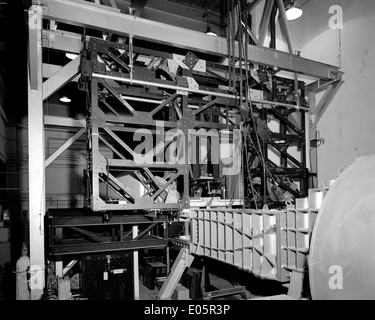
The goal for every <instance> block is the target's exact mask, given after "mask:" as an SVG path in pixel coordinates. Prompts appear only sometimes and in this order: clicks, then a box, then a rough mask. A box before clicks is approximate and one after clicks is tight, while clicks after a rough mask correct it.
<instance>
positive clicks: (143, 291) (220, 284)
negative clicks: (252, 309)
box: [139, 274, 252, 300]
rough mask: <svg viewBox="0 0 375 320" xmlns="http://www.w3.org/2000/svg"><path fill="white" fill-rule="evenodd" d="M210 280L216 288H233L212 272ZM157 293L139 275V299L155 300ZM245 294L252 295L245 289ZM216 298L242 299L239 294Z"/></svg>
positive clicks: (157, 291)
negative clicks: (146, 285) (144, 283)
mask: <svg viewBox="0 0 375 320" xmlns="http://www.w3.org/2000/svg"><path fill="white" fill-rule="evenodd" d="M210 281H211V285H213V286H215V287H216V288H218V289H227V288H233V285H232V284H231V283H230V282H229V281H228V280H225V279H223V278H221V277H218V276H216V275H214V274H210ZM158 293H159V289H158V288H155V289H154V290H150V289H148V288H146V287H145V286H144V285H143V277H142V276H141V277H140V281H139V299H140V300H156V296H157V294H158ZM247 296H248V297H250V296H252V295H251V294H250V292H249V291H247ZM217 300H243V298H242V297H241V295H239V294H236V295H231V296H226V297H220V298H217Z"/></svg>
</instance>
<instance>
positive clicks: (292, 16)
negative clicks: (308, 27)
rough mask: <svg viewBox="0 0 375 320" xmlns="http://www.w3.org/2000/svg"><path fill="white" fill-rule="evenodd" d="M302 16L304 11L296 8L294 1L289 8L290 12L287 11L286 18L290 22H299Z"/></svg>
mask: <svg viewBox="0 0 375 320" xmlns="http://www.w3.org/2000/svg"><path fill="white" fill-rule="evenodd" d="M302 14H303V11H302V9H301V8H299V7H296V6H295V5H294V1H293V2H292V3H291V5H290V6H289V8H288V10H286V18H287V19H288V20H289V21H293V20H297V19H298V18H300V17H301V16H302Z"/></svg>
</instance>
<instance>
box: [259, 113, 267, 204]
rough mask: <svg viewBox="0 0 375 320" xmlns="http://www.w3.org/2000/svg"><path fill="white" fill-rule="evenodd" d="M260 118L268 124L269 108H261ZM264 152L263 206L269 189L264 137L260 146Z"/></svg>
mask: <svg viewBox="0 0 375 320" xmlns="http://www.w3.org/2000/svg"><path fill="white" fill-rule="evenodd" d="M260 118H261V119H262V120H263V121H265V123H266V124H267V109H266V108H263V109H262V110H261V115H260ZM260 147H261V148H262V150H263V151H262V152H263V159H262V184H261V187H262V199H263V203H262V206H264V205H266V204H267V191H268V181H267V176H268V174H267V165H268V164H267V159H268V143H267V142H266V141H264V139H262V145H261V146H260Z"/></svg>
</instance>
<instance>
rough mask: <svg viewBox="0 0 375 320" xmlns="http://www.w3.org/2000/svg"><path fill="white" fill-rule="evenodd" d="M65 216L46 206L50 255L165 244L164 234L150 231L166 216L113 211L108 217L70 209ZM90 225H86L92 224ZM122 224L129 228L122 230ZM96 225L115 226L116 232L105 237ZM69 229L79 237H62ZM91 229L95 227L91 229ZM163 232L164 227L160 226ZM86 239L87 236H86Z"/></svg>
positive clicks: (162, 245) (141, 247) (119, 249)
mask: <svg viewBox="0 0 375 320" xmlns="http://www.w3.org/2000/svg"><path fill="white" fill-rule="evenodd" d="M70 215H71V216H67V215H66V213H65V211H64V210H62V211H60V210H59V209H55V210H50V214H49V216H48V218H49V247H50V252H49V254H51V255H52V256H57V257H60V256H63V255H76V254H83V253H85V254H86V253H95V252H115V251H124V250H137V249H143V248H148V249H158V248H160V249H163V248H165V247H166V245H167V240H166V238H167V235H166V234H163V235H150V234H149V233H150V232H151V231H152V230H153V229H154V228H155V227H157V226H159V225H161V224H164V223H165V221H166V219H167V218H166V216H160V217H159V218H156V217H148V218H147V217H146V216H144V215H143V214H138V215H130V216H123V215H114V216H112V218H111V219H109V221H106V220H103V217H100V216H98V215H92V214H91V215H86V214H84V215H82V214H80V213H78V214H76V213H75V212H74V211H72V212H71V213H70ZM93 227H94V229H91V230H90V228H93ZM125 227H128V228H130V231H129V232H126V230H125V229H124V228H125ZM98 228H107V229H108V228H110V229H112V230H114V229H113V228H118V229H119V233H118V234H117V235H116V236H115V239H114V238H113V235H112V239H111V240H109V239H107V238H105V237H103V235H102V234H101V233H100V232H99V231H100V230H104V229H100V230H99V229H98ZM67 229H69V230H72V231H74V232H75V233H76V234H77V235H80V237H79V238H77V237H75V238H74V240H73V239H69V238H65V237H64V233H65V230H67ZM94 230H95V231H94ZM163 230H164V231H163V232H164V233H165V232H166V230H165V228H163ZM87 239H89V240H87Z"/></svg>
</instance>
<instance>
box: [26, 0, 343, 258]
mask: <svg viewBox="0 0 375 320" xmlns="http://www.w3.org/2000/svg"><path fill="white" fill-rule="evenodd" d="M259 2H260V1H253V3H252V5H256V4H258V3H259ZM43 3H44V4H45V6H43V10H44V13H45V15H44V18H47V19H50V20H56V21H61V22H66V23H71V24H74V25H80V26H86V27H92V28H94V29H96V28H99V29H101V30H110V31H111V32H114V33H116V34H120V35H128V34H133V35H135V36H136V37H140V38H143V39H149V40H153V41H160V42H162V43H164V44H169V45H172V46H179V47H184V48H189V49H193V50H198V51H202V52H205V53H210V54H213V55H219V56H221V57H223V58H224V57H225V56H226V54H227V52H226V40H225V39H223V38H216V39H213V38H210V37H206V36H204V35H201V34H200V33H196V32H193V31H189V30H185V29H181V30H180V29H178V28H177V29H178V30H176V28H175V27H170V26H167V25H164V24H160V23H154V22H151V24H152V27H150V21H147V20H143V19H139V18H135V17H129V16H127V15H122V14H118V13H112V12H109V11H107V10H102V9H101V8H94V7H91V8H89V10H90V12H91V13H90V14H88V13H87V11H86V7H87V6H86V4H83V3H82V4H78V3H72V2H70V1H67V0H63V1H57V0H48V1H47V0H45V1H43ZM104 16H106V19H103V17H104ZM82 18H83V19H82ZM129 26H130V27H129ZM153 26H155V28H153ZM150 31H151V32H150ZM180 31H182V33H179V34H178V36H176V32H177V33H178V32H180ZM45 34H48V35H51V34H54V35H55V36H56V39H57V40H56V41H52V42H48V39H47V38H45V37H44V36H45ZM66 34H67V33H65V32H64V35H62V34H59V33H58V32H56V31H43V39H42V41H43V45H46V46H49V47H51V48H52V47H53V48H56V49H60V50H68V51H70V52H76V53H79V50H80V49H81V45H82V43H81V41H80V39H79V38H76V36H75V35H74V36H72V37H67V36H66ZM181 34H182V35H183V36H181ZM49 39H50V38H49ZM189 39H194V41H193V42H192V41H191V40H189ZM197 43H198V45H197ZM197 47H199V48H197ZM29 49H30V53H31V54H32V53H35V52H37V51H36V49H35V47H33V46H32V43H31V45H30V48H29ZM40 56H41V53H40ZM40 58H41V57H40ZM249 59H250V60H251V61H252V62H254V63H257V64H260V65H267V66H272V67H273V66H276V67H278V68H280V69H283V70H287V71H292V72H297V73H300V74H306V75H310V76H313V77H316V78H318V79H322V80H325V81H327V80H328V81H329V80H332V79H333V80H336V79H337V78H338V72H339V68H337V67H334V66H330V65H326V64H322V63H319V62H316V61H311V60H307V59H303V58H301V57H299V56H297V55H294V54H288V53H285V52H281V51H277V50H271V49H268V48H263V47H257V46H250V48H249ZM40 61H41V59H40ZM30 79H31V82H32V83H33V86H35V79H36V78H35V69H34V70H31V69H30ZM67 81H68V79H67ZM42 100H43V99H42V96H38V97H36V95H33V94H32V93H31V92H30V90H29V103H30V101H38V103H40V102H41V101H42ZM327 100H329V99H327ZM42 118H43V116H42ZM67 120H68V119H67ZM46 121H48V123H51V124H56V125H60V119H59V120H57V118H56V117H46ZM65 125H67V126H71V125H72V126H75V127H81V128H82V126H83V123H82V121H75V122H74V123H73V122H72V121H70V120H69V121H66V122H65ZM29 130H31V129H29ZM42 135H43V132H42ZM39 146H40V145H39ZM306 148H307V147H306ZM306 150H307V149H306ZM34 168H36V167H35V166H34ZM40 172H41V171H39V174H40ZM42 172H43V175H44V160H43V171H42ZM34 186H35V185H34ZM34 189H35V188H34ZM30 195H31V189H30ZM39 195H40V192H39V194H38V196H39ZM43 195H44V193H43V192H42V195H41V197H40V198H42V200H43ZM42 203H44V201H42ZM31 213H32V210H30V214H31ZM36 217H37V215H34V218H36ZM31 218H32V215H30V221H31ZM35 230H36V229H35ZM35 230H34V231H35ZM34 233H35V232H34ZM39 248H43V250H44V245H43V244H42V245H41V246H39ZM39 256H40V255H39Z"/></svg>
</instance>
